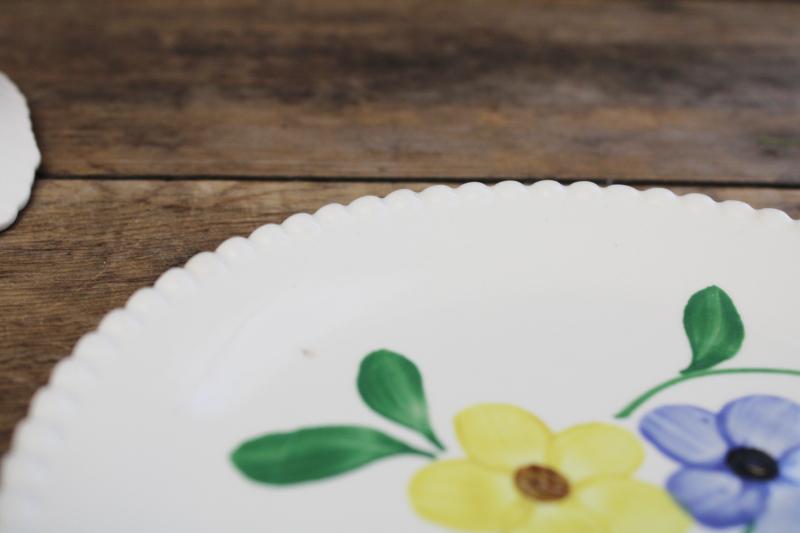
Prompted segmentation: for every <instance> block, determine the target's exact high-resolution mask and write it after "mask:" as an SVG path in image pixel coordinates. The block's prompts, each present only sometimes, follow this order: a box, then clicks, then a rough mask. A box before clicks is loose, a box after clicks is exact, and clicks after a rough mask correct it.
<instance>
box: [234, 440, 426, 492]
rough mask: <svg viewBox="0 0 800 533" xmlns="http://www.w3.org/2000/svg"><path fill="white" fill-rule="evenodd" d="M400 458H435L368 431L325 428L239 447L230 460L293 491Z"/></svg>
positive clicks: (246, 472) (256, 476)
mask: <svg viewBox="0 0 800 533" xmlns="http://www.w3.org/2000/svg"><path fill="white" fill-rule="evenodd" d="M399 454H414V455H423V456H425V457H432V456H431V454H429V453H427V452H423V451H421V450H417V449H415V448H412V447H410V446H408V445H406V444H404V443H402V442H400V441H398V440H395V439H394V438H392V437H390V436H389V435H386V434H385V433H381V432H380V431H377V430H374V429H370V428H367V427H360V426H322V427H312V428H305V429H300V430H297V431H293V432H290V433H270V434H268V435H264V436H261V437H257V438H255V439H252V440H249V441H247V442H245V443H244V444H242V445H241V446H239V447H238V448H237V449H236V450H235V451H234V452H233V453H232V454H231V460H232V461H233V464H234V465H236V468H238V469H239V471H241V472H242V473H243V474H244V475H245V476H247V477H249V478H250V479H253V480H255V481H260V482H262V483H269V484H271V485H291V484H293V483H302V482H304V481H314V480H319V479H324V478H328V477H331V476H336V475H338V474H343V473H345V472H349V471H351V470H355V469H356V468H359V467H361V466H364V465H366V464H368V463H371V462H373V461H376V460H378V459H384V458H386V457H390V456H393V455H399Z"/></svg>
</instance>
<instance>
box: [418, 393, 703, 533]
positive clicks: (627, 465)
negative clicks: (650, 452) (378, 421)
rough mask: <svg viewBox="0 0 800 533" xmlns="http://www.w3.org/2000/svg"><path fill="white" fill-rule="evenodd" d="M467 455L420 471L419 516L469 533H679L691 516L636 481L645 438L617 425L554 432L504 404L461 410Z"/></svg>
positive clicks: (462, 439)
mask: <svg viewBox="0 0 800 533" xmlns="http://www.w3.org/2000/svg"><path fill="white" fill-rule="evenodd" d="M455 428H456V434H457V435H458V440H459V442H460V443H461V446H462V447H463V448H464V451H465V452H466V454H467V457H466V458H465V459H456V460H445V461H438V462H436V463H433V464H431V465H429V466H427V467H425V468H423V469H422V470H420V471H419V472H418V473H417V474H416V475H415V476H414V478H413V479H412V480H411V484H410V486H409V496H410V498H411V504H412V506H413V507H414V509H415V510H416V512H417V513H418V514H419V515H420V516H422V517H424V518H426V519H428V520H431V521H433V522H436V523H438V524H441V525H443V526H447V527H450V528H455V529H462V530H468V531H494V532H507V533H528V532H530V533H534V532H535V533H643V532H647V533H679V532H682V531H685V530H686V529H687V528H688V527H689V525H690V519H689V517H688V516H687V515H686V514H685V513H684V512H683V511H682V510H681V509H680V508H679V507H678V506H677V505H675V503H673V501H672V499H671V498H670V497H669V495H668V494H667V493H666V492H665V491H663V490H662V489H661V488H659V487H656V486H655V485H651V484H648V483H643V482H641V481H637V480H634V479H631V477H630V476H631V475H632V474H633V473H634V472H635V471H636V469H637V468H638V467H639V465H640V464H641V462H642V459H643V457H644V450H643V448H642V446H641V444H640V443H639V441H638V440H637V439H636V438H635V437H634V436H633V435H631V434H630V433H629V432H628V431H626V430H624V429H622V428H620V427H618V426H614V425H611V424H600V423H591V424H582V425H578V426H574V427H572V428H570V429H567V430H566V431H563V432H561V433H558V434H555V435H554V434H552V433H551V432H550V430H549V429H548V428H547V426H546V425H545V424H544V423H543V422H542V421H541V420H539V419H538V418H536V417H535V416H534V415H533V414H531V413H529V412H527V411H525V410H524V409H520V408H518V407H514V406H511V405H502V404H485V405H477V406H475V407H471V408H469V409H465V410H464V411H462V412H461V413H459V414H458V415H457V416H456V419H455Z"/></svg>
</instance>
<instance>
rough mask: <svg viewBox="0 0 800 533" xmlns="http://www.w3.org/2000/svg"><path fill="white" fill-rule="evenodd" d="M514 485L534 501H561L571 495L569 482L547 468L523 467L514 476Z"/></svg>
mask: <svg viewBox="0 0 800 533" xmlns="http://www.w3.org/2000/svg"><path fill="white" fill-rule="evenodd" d="M514 483H516V485H517V488H518V489H519V491H520V492H522V494H524V495H525V496H527V497H529V498H533V499H534V500H541V501H553V500H560V499H562V498H566V497H567V495H568V494H569V481H567V480H566V479H565V478H564V476H562V475H561V474H559V473H558V472H556V471H555V470H553V469H552V468H547V467H546V466H539V465H530V466H523V467H522V468H520V469H519V470H517V471H516V473H515V474H514Z"/></svg>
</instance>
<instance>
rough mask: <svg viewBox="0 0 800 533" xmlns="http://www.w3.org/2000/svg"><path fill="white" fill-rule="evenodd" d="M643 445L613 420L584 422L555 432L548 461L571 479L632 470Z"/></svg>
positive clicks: (635, 465)
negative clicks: (610, 421) (614, 424)
mask: <svg viewBox="0 0 800 533" xmlns="http://www.w3.org/2000/svg"><path fill="white" fill-rule="evenodd" d="M643 459H644V448H643V447H642V445H641V443H640V442H639V440H638V439H637V438H636V437H635V436H633V434H631V433H630V432H629V431H627V430H625V429H623V428H621V427H618V426H613V425H611V424H599V423H591V424H581V425H579V426H574V427H572V428H570V429H568V430H566V431H563V432H561V433H559V434H558V435H556V437H555V439H553V443H552V445H551V447H550V449H549V451H548V463H549V464H550V465H552V466H553V467H554V468H555V469H557V470H558V471H559V472H561V473H562V474H564V475H565V476H566V477H567V478H568V479H569V480H570V482H572V483H577V482H579V481H581V480H584V479H586V478H588V477H592V476H597V475H604V474H619V475H628V474H632V473H633V472H634V471H635V470H636V469H637V468H639V465H641V464H642V460H643Z"/></svg>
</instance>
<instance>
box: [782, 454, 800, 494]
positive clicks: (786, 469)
mask: <svg viewBox="0 0 800 533" xmlns="http://www.w3.org/2000/svg"><path fill="white" fill-rule="evenodd" d="M779 471H780V473H781V477H782V478H783V479H785V480H787V481H791V482H792V483H797V484H798V485H800V446H797V447H796V448H792V449H791V450H789V451H788V452H786V453H785V454H783V457H781V460H780V467H779Z"/></svg>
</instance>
